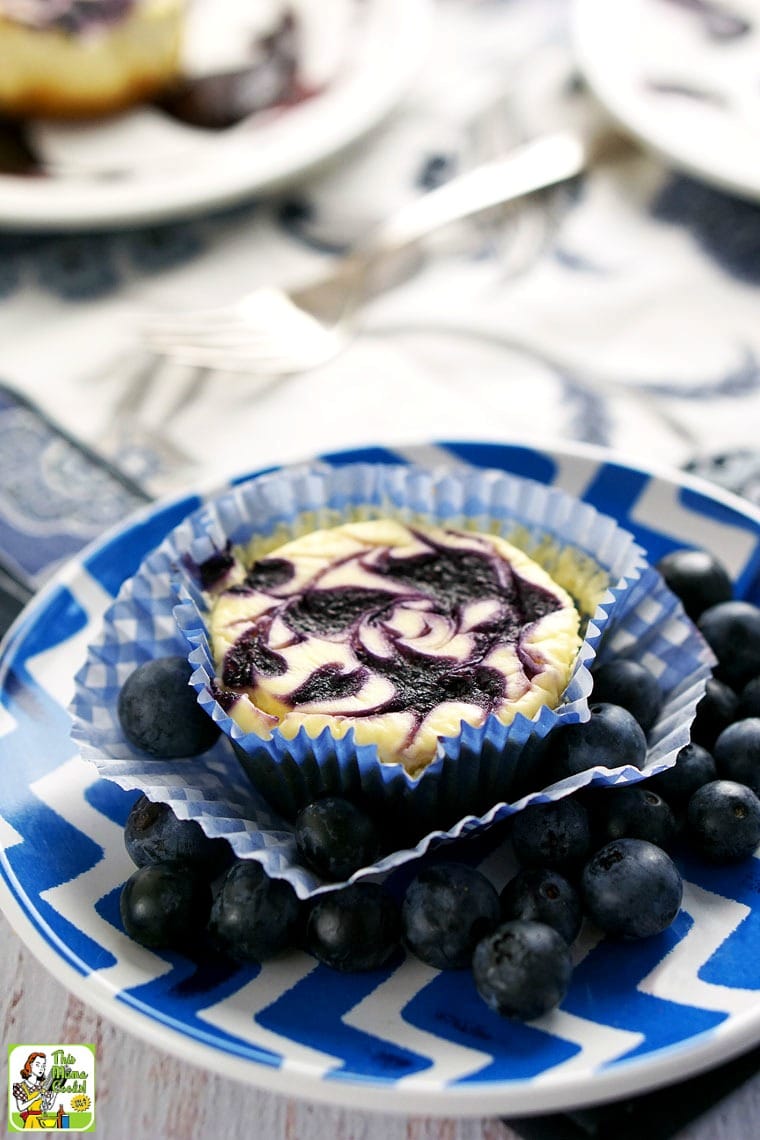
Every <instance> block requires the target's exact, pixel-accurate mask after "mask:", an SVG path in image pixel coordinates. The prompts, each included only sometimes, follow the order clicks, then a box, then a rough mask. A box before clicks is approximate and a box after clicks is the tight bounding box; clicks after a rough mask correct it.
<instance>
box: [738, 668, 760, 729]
mask: <svg viewBox="0 0 760 1140" xmlns="http://www.w3.org/2000/svg"><path fill="white" fill-rule="evenodd" d="M748 716H760V676H758V677H753V678H752V680H751V681H747V684H746V685H745V686H744V688H743V689H742V691H741V692H740V694H739V704H738V706H737V709H736V720H743V719H745V718H746V717H748Z"/></svg>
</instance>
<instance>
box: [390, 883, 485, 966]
mask: <svg viewBox="0 0 760 1140" xmlns="http://www.w3.org/2000/svg"><path fill="white" fill-rule="evenodd" d="M499 918H500V907H499V896H498V894H497V893H496V890H495V888H494V887H493V886H492V885H491V883H490V882H489V881H488V879H487V878H486V877H485V875H483V874H482V873H481V872H480V871H478V870H476V869H475V868H474V867H468V866H467V865H466V864H464V863H437V864H434V865H432V866H430V867H424V868H423V869H422V870H421V871H419V872H418V873H417V874H416V875H415V877H414V878H413V879H412V881H411V882H410V884H409V886H408V887H407V889H406V893H405V895H404V899H403V902H402V905H401V923H402V928H403V935H404V941H405V942H406V945H407V946H408V947H409V949H410V950H411V951H412V952H413V953H414V954H416V956H417V957H418V958H420V959H421V960H422V961H423V962H426V963H427V964H428V965H429V966H435V967H436V969H438V970H459V969H463V968H464V967H465V966H469V965H470V963H471V962H472V954H473V951H474V949H475V947H476V946H477V944H478V942H479V941H480V940H481V938H484V937H485V935H486V934H490V933H491V931H492V930H495V928H496V926H497V925H498V923H499Z"/></svg>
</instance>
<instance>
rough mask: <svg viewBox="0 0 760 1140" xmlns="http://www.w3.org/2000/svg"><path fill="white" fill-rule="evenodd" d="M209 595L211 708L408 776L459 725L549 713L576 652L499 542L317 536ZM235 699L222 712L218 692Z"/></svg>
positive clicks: (572, 622) (535, 583)
mask: <svg viewBox="0 0 760 1140" xmlns="http://www.w3.org/2000/svg"><path fill="white" fill-rule="evenodd" d="M237 579H238V580H237V582H236V584H233V585H232V586H231V587H229V588H227V589H224V590H222V591H221V592H220V593H219V594H218V595H217V597H216V599H215V601H214V604H213V609H212V616H211V629H212V641H213V645H214V652H215V656H216V659H217V664H218V669H219V687H220V691H221V692H223V693H224V694H225V707H230V708H231V715H232V716H233V717H235V719H239V720H240V723H241V724H242V725H243V727H247V726H248V725H247V724H246V720H248V724H250V723H251V721H250V709H251V707H253V708H254V709H255V710H256V713H257V715H258V718H259V719H258V721H254V722H253V725H254V728H259V729H260V728H266V727H267V726H277V727H279V728H280V730H281V731H282V732H284V733H285V735H286V736H292V735H295V733H296V732H297V731H298V729H299V728H300V727H301V726H305V727H306V728H307V731H309V733H310V734H312V735H315V734H316V733H317V732H319V731H320V730H321V729H322V728H324V727H325V725H329V726H330V728H331V730H332V731H333V732H334V733H335V734H336V735H342V734H343V733H345V732H346V731H348V729H349V728H353V729H354V732H355V737H356V740H357V742H358V743H365V742H367V743H375V744H377V746H378V749H379V752H380V756H381V759H383V760H387V761H392V762H399V761H400V762H402V763H404V765H405V766H406V767H407V769H408V770H409V771H412V772H415V771H418V770H420V769H421V768H422V767H424V766H425V765H426V764H427V763H429V761H430V760H431V759H432V757H433V755H434V753H435V748H436V745H437V742H438V739H439V738H440V737H441V736H444V735H452V734H455V733H456V732H458V731H459V727H460V724H461V722H462V721H466V722H468V723H472V724H481V723H482V722H483V721H484V720H485V718H486V717H487V716H489V715H491V714H495V715H496V716H498V717H499V718H500V719H501V720H503V721H505V723H508V722H509V721H510V720H511V719H512V718H513V717H514V715H515V714H516V712H518V711H521V712H524V713H525V714H526V715H528V716H530V715H533V713H534V712H536V711H537V710H538V708H539V707H540V706H541V705H542V704H546V703H552V704H556V703H557V702H558V701H559V698H560V696H561V693H562V691H563V690H564V688H565V686H566V684H567V681H568V679H569V674H570V671H571V669H572V665H573V663H574V660H575V656H576V654H577V649H578V646H579V644H580V642H579V636H578V625H579V619H578V614H577V612H576V610H575V607H574V605H573V603H572V600H571V599H570V598H569V596H568V595H567V594H566V593H565V591H564V590H563V589H562V588H561V587H559V586H558V585H557V584H556V583H555V582H553V581H552V579H551V578H550V577H549V575H548V574H546V572H545V571H543V570H542V569H541V567H539V566H538V565H537V564H536V563H535V562H533V561H532V560H531V559H530V558H528V557H527V555H525V554H524V553H523V552H522V551H519V550H517V549H516V548H515V547H513V546H511V545H510V544H509V543H507V542H505V541H504V540H503V539H501V538H498V537H495V536H490V535H481V534H475V533H471V532H465V531H456V530H445V529H443V528H433V527H407V526H405V525H403V524H401V523H399V522H395V521H393V520H389V519H381V520H375V521H372V522H363V523H355V524H347V525H345V526H342V527H337V528H334V529H332V530H326V531H316V532H313V533H312V534H310V535H307V536H305V537H303V538H301V539H296V540H294V541H293V542H291V543H288V544H287V545H286V546H282V547H280V548H279V549H278V550H277V551H275V552H273V553H272V554H271V555H269V556H268V557H267V558H265V559H261V560H260V561H258V562H254V563H253V564H252V565H251V566H250V567H245V568H244V570H243V572H242V573H239V574H238V575H237ZM232 693H235V694H238V696H239V697H240V698H245V699H241V700H239V701H236V700H234V699H232V698H231V697H230V694H232Z"/></svg>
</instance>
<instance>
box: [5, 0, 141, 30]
mask: <svg viewBox="0 0 760 1140" xmlns="http://www.w3.org/2000/svg"><path fill="white" fill-rule="evenodd" d="M138 2H139V0H0V16H7V17H8V18H9V19H11V20H15V21H16V22H17V23H19V24H26V25H27V26H28V27H31V28H58V29H59V30H60V31H62V32H67V33H70V34H72V35H79V34H81V33H82V32H85V31H87V30H89V29H90V28H97V27H101V26H108V25H110V24H118V23H119V21H120V20H123V19H125V18H126V16H128V15H129V13H130V12H131V11H132V9H133V8H134V7H135V6H136V4H137V3H138Z"/></svg>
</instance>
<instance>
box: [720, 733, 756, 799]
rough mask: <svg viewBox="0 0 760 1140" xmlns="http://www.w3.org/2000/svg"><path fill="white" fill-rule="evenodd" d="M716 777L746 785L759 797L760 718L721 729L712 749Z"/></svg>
mask: <svg viewBox="0 0 760 1140" xmlns="http://www.w3.org/2000/svg"><path fill="white" fill-rule="evenodd" d="M713 756H714V757H715V767H716V769H717V771H718V775H719V776H720V777H722V778H723V779H726V780H736V782H737V783H738V784H746V785H747V786H748V787H750V788H752V791H753V792H754V793H755V794H756V795H760V717H756V716H752V717H748V718H747V719H746V720H737V721H736V723H735V724H730V725H729V726H728V728H724V729H723V731H722V732H721V734H720V736H719V737H718V739H717V740H716V741H715V747H714V748H713Z"/></svg>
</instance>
